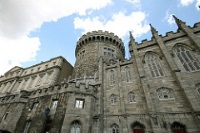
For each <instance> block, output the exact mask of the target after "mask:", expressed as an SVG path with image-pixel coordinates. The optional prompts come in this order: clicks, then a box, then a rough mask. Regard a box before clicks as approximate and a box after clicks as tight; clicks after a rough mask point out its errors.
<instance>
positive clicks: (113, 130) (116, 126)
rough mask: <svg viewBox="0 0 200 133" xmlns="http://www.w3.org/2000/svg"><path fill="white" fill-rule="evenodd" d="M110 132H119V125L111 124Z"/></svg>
mask: <svg viewBox="0 0 200 133" xmlns="http://www.w3.org/2000/svg"><path fill="white" fill-rule="evenodd" d="M112 133H119V126H118V125H117V124H113V126H112Z"/></svg>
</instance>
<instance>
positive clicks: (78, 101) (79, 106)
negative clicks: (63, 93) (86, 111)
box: [75, 99, 84, 109]
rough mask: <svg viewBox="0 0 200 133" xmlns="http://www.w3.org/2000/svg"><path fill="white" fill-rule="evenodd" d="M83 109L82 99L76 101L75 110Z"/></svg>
mask: <svg viewBox="0 0 200 133" xmlns="http://www.w3.org/2000/svg"><path fill="white" fill-rule="evenodd" d="M83 107H84V99H76V103H75V108H79V109H82V108H83Z"/></svg>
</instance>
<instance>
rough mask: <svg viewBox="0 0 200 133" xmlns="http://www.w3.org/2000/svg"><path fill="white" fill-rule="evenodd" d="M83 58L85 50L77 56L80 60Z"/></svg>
mask: <svg viewBox="0 0 200 133" xmlns="http://www.w3.org/2000/svg"><path fill="white" fill-rule="evenodd" d="M84 56H85V50H83V51H81V52H80V54H79V58H80V59H82V58H83V57H84Z"/></svg>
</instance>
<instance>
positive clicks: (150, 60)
mask: <svg viewBox="0 0 200 133" xmlns="http://www.w3.org/2000/svg"><path fill="white" fill-rule="evenodd" d="M145 62H146V64H147V67H148V69H149V70H150V74H151V77H152V78H159V77H164V76H165V73H164V70H163V69H162V65H161V61H160V58H159V56H158V55H157V54H155V53H153V52H148V53H147V54H146V55H145Z"/></svg>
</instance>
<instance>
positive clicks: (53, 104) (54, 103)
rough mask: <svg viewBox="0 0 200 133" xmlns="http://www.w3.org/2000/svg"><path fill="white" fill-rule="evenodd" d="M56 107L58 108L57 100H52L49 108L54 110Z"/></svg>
mask: <svg viewBox="0 0 200 133" xmlns="http://www.w3.org/2000/svg"><path fill="white" fill-rule="evenodd" d="M57 106H58V100H53V101H52V103H51V108H52V109H56V108H57Z"/></svg>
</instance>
